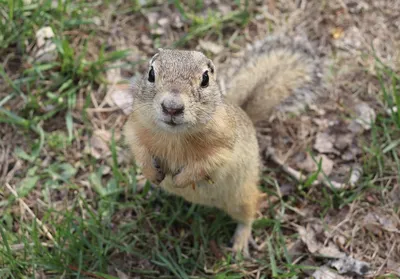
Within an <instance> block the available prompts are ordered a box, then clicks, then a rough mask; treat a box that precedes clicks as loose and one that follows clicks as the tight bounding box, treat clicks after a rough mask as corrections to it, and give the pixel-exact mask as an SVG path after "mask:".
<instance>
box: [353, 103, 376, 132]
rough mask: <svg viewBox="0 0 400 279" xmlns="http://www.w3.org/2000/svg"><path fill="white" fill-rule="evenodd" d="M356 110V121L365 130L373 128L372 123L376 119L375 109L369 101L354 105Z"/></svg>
mask: <svg viewBox="0 0 400 279" xmlns="http://www.w3.org/2000/svg"><path fill="white" fill-rule="evenodd" d="M354 110H355V113H356V115H357V117H356V119H355V122H356V123H358V124H360V125H361V126H362V127H363V128H364V129H365V130H369V129H371V124H372V123H374V122H375V119H376V114H375V111H374V109H373V108H371V107H370V106H369V105H368V104H367V103H364V102H361V103H359V104H357V105H356V106H355V107H354Z"/></svg>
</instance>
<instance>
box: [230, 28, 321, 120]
mask: <svg viewBox="0 0 400 279" xmlns="http://www.w3.org/2000/svg"><path fill="white" fill-rule="evenodd" d="M236 63H237V65H233V66H230V67H229V69H226V70H225V71H224V72H225V73H226V75H225V77H224V78H223V82H224V83H225V84H223V87H224V90H223V91H225V92H226V93H225V95H226V98H227V100H228V101H230V102H233V103H235V104H237V105H239V106H241V107H242V109H243V110H244V111H246V113H247V114H248V115H249V117H250V118H251V120H252V121H253V123H257V122H258V121H263V120H268V118H269V117H270V116H271V113H272V112H273V110H274V109H277V110H278V112H283V113H285V114H286V113H297V112H299V111H300V110H303V109H305V107H306V106H307V105H309V104H311V103H312V102H313V101H315V100H316V98H317V97H318V96H319V95H320V94H321V91H322V90H320V89H321V86H320V85H321V83H322V67H321V63H320V59H319V57H318V56H317V54H316V51H315V50H314V49H313V48H312V47H311V44H310V43H309V42H308V41H306V40H304V39H301V38H297V39H296V38H290V37H284V36H281V37H269V38H266V39H265V40H263V41H259V42H256V43H255V44H253V45H252V46H251V47H250V49H249V50H247V53H245V55H244V56H243V58H242V59H239V60H237V61H236ZM226 81H228V82H226Z"/></svg>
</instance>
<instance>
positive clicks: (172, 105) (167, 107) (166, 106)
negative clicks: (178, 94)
mask: <svg viewBox="0 0 400 279" xmlns="http://www.w3.org/2000/svg"><path fill="white" fill-rule="evenodd" d="M161 108H162V110H163V112H164V113H165V114H168V115H171V116H178V115H180V114H182V113H183V111H184V110H185V106H184V105H183V104H182V103H176V102H165V101H164V102H162V103H161Z"/></svg>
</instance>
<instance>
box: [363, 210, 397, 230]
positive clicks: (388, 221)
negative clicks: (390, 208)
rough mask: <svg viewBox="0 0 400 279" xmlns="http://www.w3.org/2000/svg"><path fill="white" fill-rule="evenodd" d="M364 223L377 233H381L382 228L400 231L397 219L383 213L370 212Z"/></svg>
mask: <svg viewBox="0 0 400 279" xmlns="http://www.w3.org/2000/svg"><path fill="white" fill-rule="evenodd" d="M363 225H364V226H365V227H366V228H367V229H369V230H371V231H372V232H374V233H375V234H379V233H380V232H379V230H380V229H383V230H385V231H388V232H397V233H400V231H399V230H398V228H397V227H398V225H399V224H398V223H397V222H396V220H395V219H394V218H392V216H385V215H384V214H383V213H377V212H369V213H368V214H367V215H366V216H365V217H364V219H363Z"/></svg>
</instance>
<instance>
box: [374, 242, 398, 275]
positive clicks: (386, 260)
mask: <svg viewBox="0 0 400 279" xmlns="http://www.w3.org/2000/svg"><path fill="white" fill-rule="evenodd" d="M396 244H397V241H394V243H393V245H392V247H391V248H390V251H389V253H388V254H387V257H386V259H385V260H384V261H383V263H382V265H381V266H380V267H379V268H378V270H377V271H376V273H375V274H376V275H378V274H379V273H380V272H381V270H382V269H383V267H384V266H385V264H387V262H388V261H389V257H390V255H391V254H392V252H393V249H394V247H397V245H396Z"/></svg>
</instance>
